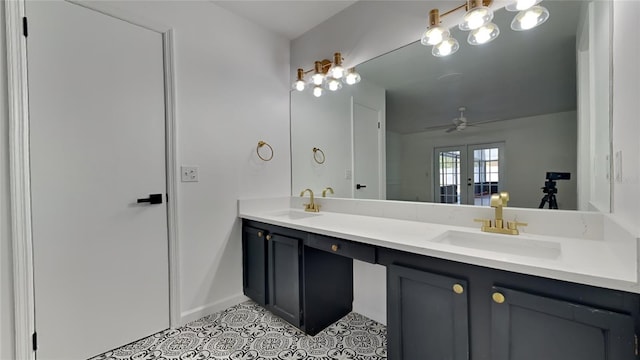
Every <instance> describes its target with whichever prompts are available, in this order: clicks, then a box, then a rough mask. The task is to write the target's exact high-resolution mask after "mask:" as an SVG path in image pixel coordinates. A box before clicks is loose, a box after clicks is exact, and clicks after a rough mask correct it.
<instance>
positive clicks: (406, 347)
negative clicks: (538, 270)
mask: <svg viewBox="0 0 640 360" xmlns="http://www.w3.org/2000/svg"><path fill="white" fill-rule="evenodd" d="M378 261H379V263H380V264H383V265H386V266H387V283H388V287H387V301H388V314H387V321H388V326H387V332H388V354H389V359H390V360H399V359H402V360H417V359H420V360H424V359H452V360H462V359H473V360H541V359H544V360H633V359H637V358H638V357H637V350H636V349H637V343H636V338H635V334H636V329H638V328H639V327H640V323H639V322H638V319H640V296H638V294H632V293H627V292H623V291H616V290H610V289H603V288H598V287H593V286H587V285H581V284H576V283H569V282H564V281H558V280H553V279H546V278H541V277H536V276H531V275H525V274H518V273H512V272H508V271H503V270H496V269H490V268H485V267H481V266H475V265H469V264H464V263H459V262H454V261H450V260H443V259H438V258H432V257H428V256H423V255H417V254H412V253H407V252H403V251H397V250H390V249H385V248H379V249H378ZM466 350H468V351H466ZM425 354H429V355H428V356H425Z"/></svg>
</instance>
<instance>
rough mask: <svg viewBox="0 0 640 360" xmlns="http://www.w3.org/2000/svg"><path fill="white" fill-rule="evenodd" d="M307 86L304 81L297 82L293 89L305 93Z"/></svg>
mask: <svg viewBox="0 0 640 360" xmlns="http://www.w3.org/2000/svg"><path fill="white" fill-rule="evenodd" d="M306 86H307V84H306V83H305V82H304V80H296V82H294V83H293V88H294V89H296V90H298V91H303V90H304V88H305V87H306Z"/></svg>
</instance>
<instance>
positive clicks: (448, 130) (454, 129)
mask: <svg viewBox="0 0 640 360" xmlns="http://www.w3.org/2000/svg"><path fill="white" fill-rule="evenodd" d="M457 129H458V127H457V126H453V127H450V128H448V129H447V130H445V132H446V133H447V134H448V133H450V132H453V131H456V130H457Z"/></svg>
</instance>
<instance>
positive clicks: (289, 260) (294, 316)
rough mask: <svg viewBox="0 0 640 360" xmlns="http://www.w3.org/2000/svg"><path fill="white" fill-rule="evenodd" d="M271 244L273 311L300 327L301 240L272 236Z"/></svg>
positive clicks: (270, 278) (270, 305) (270, 290)
mask: <svg viewBox="0 0 640 360" xmlns="http://www.w3.org/2000/svg"><path fill="white" fill-rule="evenodd" d="M268 243H269V260H268V264H269V307H268V308H269V310H270V311H271V312H272V313H274V314H276V315H278V316H280V317H281V318H283V319H284V320H286V321H288V322H289V323H291V324H292V325H294V326H298V327H299V326H300V325H301V324H300V301H301V300H300V299H301V296H300V266H299V263H300V246H301V240H300V239H297V238H294V237H289V236H286V235H282V234H277V233H271V234H270V237H269V239H268Z"/></svg>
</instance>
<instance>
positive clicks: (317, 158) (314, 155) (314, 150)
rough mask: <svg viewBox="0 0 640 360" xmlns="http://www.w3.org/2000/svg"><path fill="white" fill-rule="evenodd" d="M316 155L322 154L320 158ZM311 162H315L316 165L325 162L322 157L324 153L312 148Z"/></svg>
mask: <svg viewBox="0 0 640 360" xmlns="http://www.w3.org/2000/svg"><path fill="white" fill-rule="evenodd" d="M318 153H320V154H322V156H318ZM313 160H314V161H315V162H317V163H318V164H324V161H325V160H326V158H325V156H324V151H322V150H320V148H317V147H314V148H313Z"/></svg>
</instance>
